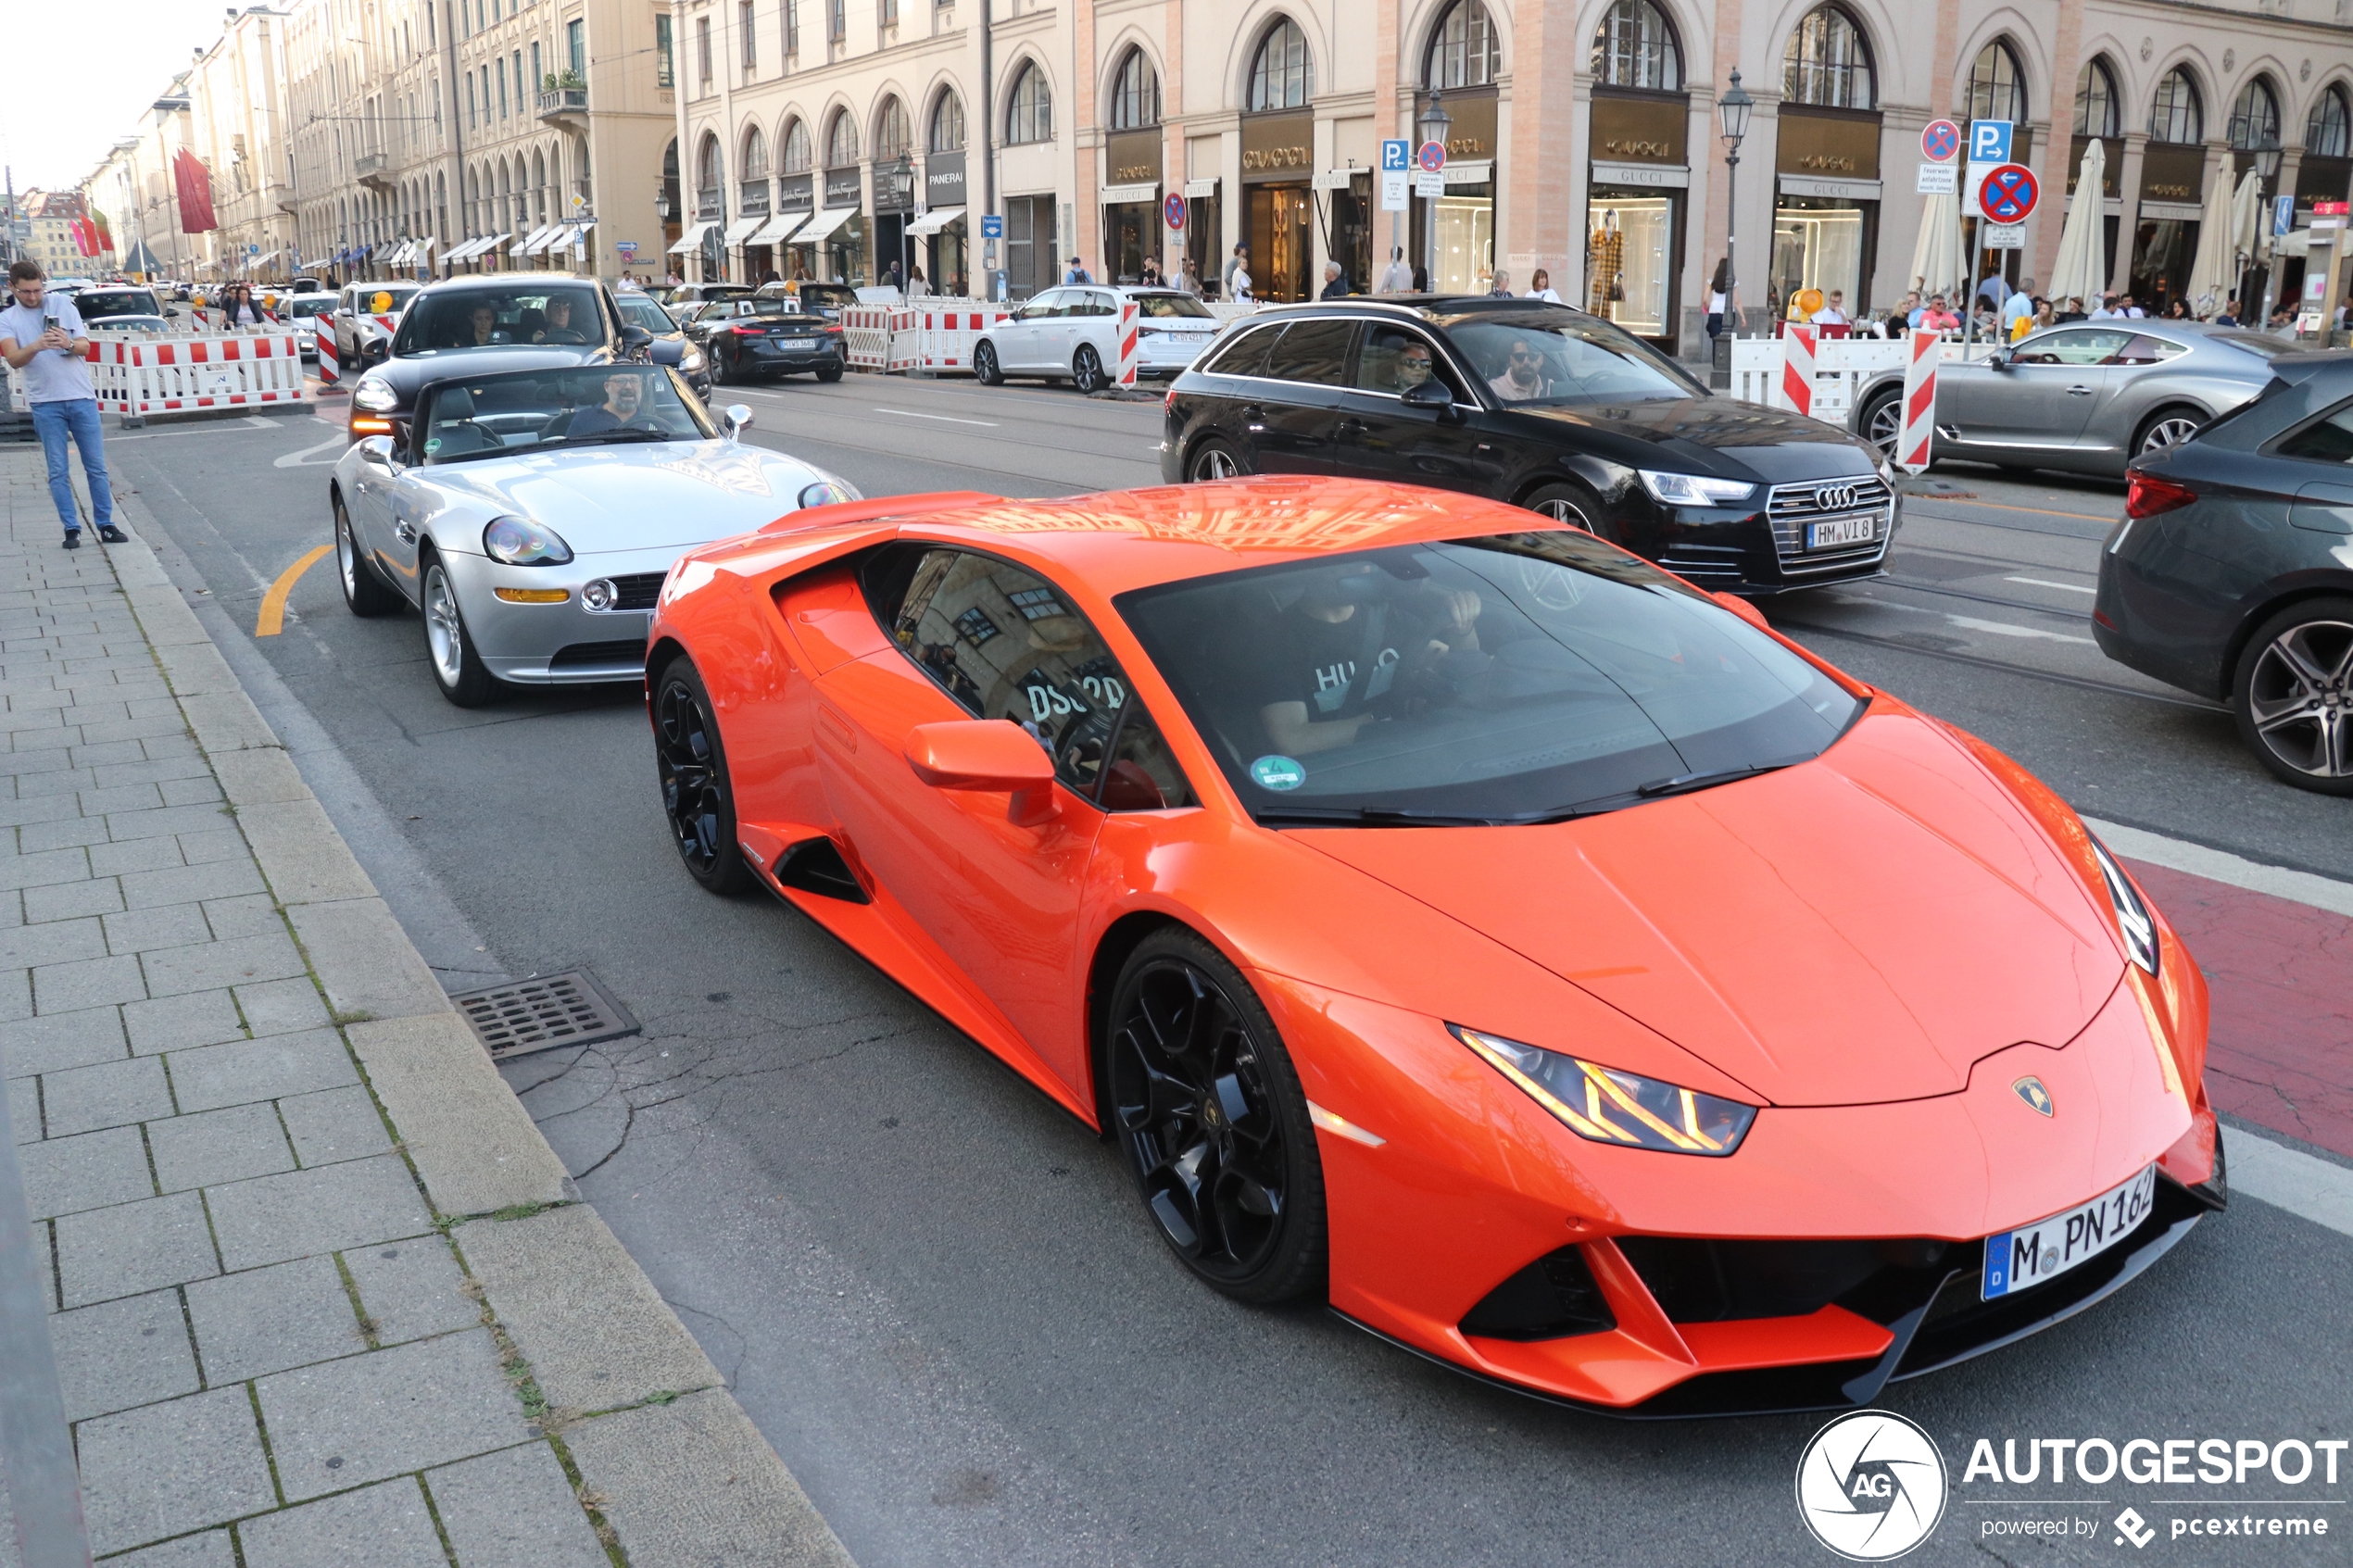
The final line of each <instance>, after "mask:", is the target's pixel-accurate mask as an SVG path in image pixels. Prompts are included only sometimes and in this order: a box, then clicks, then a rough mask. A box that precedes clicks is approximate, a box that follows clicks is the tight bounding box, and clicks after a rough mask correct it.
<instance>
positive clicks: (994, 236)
mask: <svg viewBox="0 0 2353 1568" xmlns="http://www.w3.org/2000/svg"><path fill="white" fill-rule="evenodd" d="M980 237H981V238H982V239H984V240H1001V239H1003V238H1004V237H1005V215H1004V214H1003V213H1001V212H987V213H983V214H981V219H980Z"/></svg>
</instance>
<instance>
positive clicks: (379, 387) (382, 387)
mask: <svg viewBox="0 0 2353 1568" xmlns="http://www.w3.org/2000/svg"><path fill="white" fill-rule="evenodd" d="M351 406H352V407H353V408H365V409H367V410H368V411H369V412H370V413H371V414H382V413H387V412H389V411H391V410H392V409H394V408H399V407H400V394H398V393H396V392H395V391H393V390H392V384H391V383H389V382H386V381H385V380H384V378H382V377H381V376H362V377H360V378H359V389H358V390H357V391H355V392H354V393H352V395H351Z"/></svg>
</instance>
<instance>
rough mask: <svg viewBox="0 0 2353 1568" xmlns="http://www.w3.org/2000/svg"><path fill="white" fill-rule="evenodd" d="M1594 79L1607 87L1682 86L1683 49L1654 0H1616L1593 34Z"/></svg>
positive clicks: (1676, 90)
mask: <svg viewBox="0 0 2353 1568" xmlns="http://www.w3.org/2000/svg"><path fill="white" fill-rule="evenodd" d="M1593 80H1594V81H1595V82H1600V83H1601V84H1602V85H1603V86H1604V87H1648V88H1651V89H1653V90H1654V91H1656V92H1661V93H1680V92H1681V91H1682V89H1683V52H1682V50H1681V49H1680V48H1679V47H1678V46H1677V45H1676V43H1675V30H1674V28H1672V27H1670V26H1669V25H1667V18H1666V17H1665V16H1664V15H1663V14H1661V12H1660V11H1659V8H1658V7H1657V6H1654V5H1652V4H1651V0H1617V4H1615V5H1613V6H1610V8H1609V10H1608V12H1607V13H1606V14H1605V15H1604V16H1603V18H1602V26H1601V31H1598V32H1596V33H1594V34H1593Z"/></svg>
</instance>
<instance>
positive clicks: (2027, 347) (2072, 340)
mask: <svg viewBox="0 0 2353 1568" xmlns="http://www.w3.org/2000/svg"><path fill="white" fill-rule="evenodd" d="M2132 338H2133V333H2131V332H2119V331H2117V330H2116V329H2114V328H2111V327H2084V328H2081V329H2078V330H2076V331H2073V332H2048V333H2045V335H2043V336H2041V337H2037V338H2030V339H2028V340H2027V341H2026V342H2024V343H2021V344H2020V345H2018V352H2017V353H2015V354H2013V355H2011V356H2010V362H2011V363H2012V364H2014V365H2102V364H2106V363H2107V362H2108V358H2109V357H2110V356H2111V355H2113V354H2115V353H2116V352H2117V351H2118V350H2120V349H2121V348H2122V347H2123V346H2124V345H2125V344H2126V343H2128V342H2129V341H2131V339H2132Z"/></svg>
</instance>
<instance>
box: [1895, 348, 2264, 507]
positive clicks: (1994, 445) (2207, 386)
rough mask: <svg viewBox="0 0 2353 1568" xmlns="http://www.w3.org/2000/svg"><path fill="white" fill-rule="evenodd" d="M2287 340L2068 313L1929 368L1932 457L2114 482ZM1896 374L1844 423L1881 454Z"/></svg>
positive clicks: (2253, 386)
mask: <svg viewBox="0 0 2353 1568" xmlns="http://www.w3.org/2000/svg"><path fill="white" fill-rule="evenodd" d="M2295 348H2296V345H2295V344H2293V343H2291V342H2287V341H2285V340H2284V339H2281V338H2276V337H2271V336H2268V335H2266V334H2265V333H2262V332H2250V331H2246V330H2244V329H2241V328H2237V327H2208V326H2201V325H2199V324H2198V323H2196V322H2195V321H2147V320H2129V321H2127V320H2107V321H2075V322H2070V323H2069V324H2068V325H2066V326H2062V327H2051V328H2046V329H2045V330H2044V331H2042V332H2035V333H2033V334H2032V335H2031V336H2028V337H2024V338H2020V340H2019V341H2018V342H2017V343H2015V344H2013V345H2010V346H2009V347H2008V348H2007V349H2002V350H1997V351H1995V352H1994V354H1992V355H1990V356H1989V357H1987V358H1983V359H1980V360H1976V361H1973V362H1971V363H1969V364H1962V363H1959V362H1953V363H1948V364H1946V365H1944V366H1943V367H1942V368H1940V369H1939V370H1938V371H1937V373H1936V439H1935V444H1934V445H1933V447H1932V448H1931V458H1961V459H1965V460H1968V461H1972V462H1981V463H1993V464H1994V465H1996V466H1998V467H2000V468H2004V469H2011V470H2026V469H2067V470H2072V471H2074V472H2077V473H2093V474H2103V475H2107V476H2108V477H2110V478H2117V479H2120V478H2122V477H2123V475H2124V466H2125V464H2127V463H2129V462H2131V461H2132V460H2133V458H2137V457H2141V456H2143V455H2145V454H2147V453H2150V452H2156V451H2161V450H2162V449H2164V448H2165V447H2168V446H2171V445H2176V444H2177V443H2180V442H2183V441H2186V440H2188V439H2189V438H2190V436H2191V435H2192V434H2194V433H2196V431H2197V429H2198V427H2199V426H2200V425H2203V424H2205V423H2206V422H2207V421H2208V420H2211V419H2213V418H2214V417H2215V416H2217V415H2219V414H2222V413H2226V412H2228V411H2229V410H2231V409H2233V408H2237V407H2238V406H2239V405H2240V404H2242V403H2244V402H2246V400H2247V399H2248V398H2250V397H2252V396H2254V395H2256V393H2257V392H2258V391H2259V390H2261V388H2262V386H2263V383H2265V382H2267V381H2269V380H2270V379H2271V361H2272V360H2273V359H2276V358H2279V357H2280V356H2281V355H2283V354H2287V353H2292V352H2294V351H2295ZM1903 392H1904V377H1903V373H1902V372H1901V371H1893V372H1890V373H1888V374H1886V375H1883V376H1881V377H1880V378H1879V379H1877V380H1875V381H1872V382H1869V383H1865V385H1864V386H1863V388H1862V390H1861V395H1859V396H1857V397H1856V400H1855V408H1856V413H1855V431H1856V434H1858V435H1861V436H1862V437H1863V438H1864V439H1866V440H1868V441H1869V442H1870V443H1871V444H1872V445H1875V446H1877V447H1878V448H1879V449H1880V451H1881V452H1882V453H1884V454H1886V455H1887V456H1888V458H1890V460H1891V461H1892V460H1893V459H1894V452H1895V442H1896V437H1897V436H1898V435H1899V434H1900V433H1902V429H1903V420H1904V409H1903Z"/></svg>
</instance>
